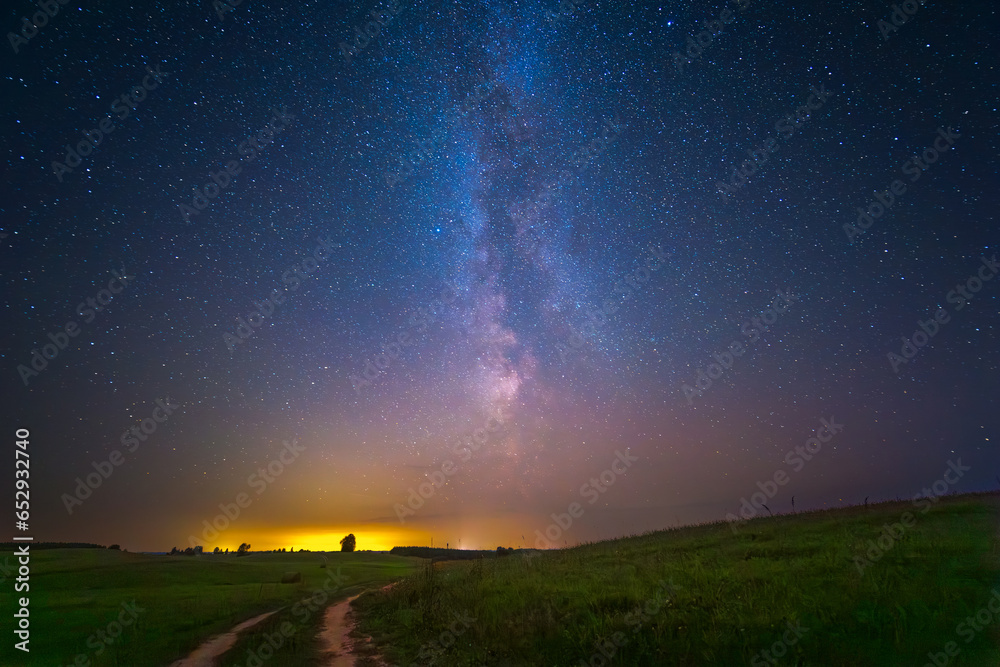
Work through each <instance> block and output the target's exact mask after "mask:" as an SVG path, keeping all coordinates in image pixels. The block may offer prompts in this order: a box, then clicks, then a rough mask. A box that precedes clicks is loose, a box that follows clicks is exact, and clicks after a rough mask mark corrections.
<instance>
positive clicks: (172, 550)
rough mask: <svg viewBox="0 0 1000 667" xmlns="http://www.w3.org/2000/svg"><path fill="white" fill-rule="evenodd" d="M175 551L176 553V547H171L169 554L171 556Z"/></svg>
mask: <svg viewBox="0 0 1000 667" xmlns="http://www.w3.org/2000/svg"><path fill="white" fill-rule="evenodd" d="M175 553H177V547H174V548H173V549H171V550H170V555H171V556H173V555H174V554H175Z"/></svg>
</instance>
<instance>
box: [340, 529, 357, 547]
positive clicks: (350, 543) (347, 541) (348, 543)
mask: <svg viewBox="0 0 1000 667" xmlns="http://www.w3.org/2000/svg"><path fill="white" fill-rule="evenodd" d="M355 546H357V540H355V539H354V533H350V534H349V535H347V537H345V538H344V539H342V540H341V541H340V550H341V551H354V547H355Z"/></svg>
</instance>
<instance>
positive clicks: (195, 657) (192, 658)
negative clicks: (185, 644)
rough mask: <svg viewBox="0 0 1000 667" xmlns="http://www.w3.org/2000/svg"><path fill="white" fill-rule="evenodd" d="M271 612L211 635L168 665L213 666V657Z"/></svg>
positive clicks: (229, 646)
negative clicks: (181, 657) (183, 656)
mask: <svg viewBox="0 0 1000 667" xmlns="http://www.w3.org/2000/svg"><path fill="white" fill-rule="evenodd" d="M273 613H274V612H273V611H269V612H267V613H266V614H261V615H260V616H255V617H254V618H251V619H250V620H249V621H243V622H242V623H240V624H239V625H237V626H236V627H235V628H233V629H232V630H230V631H229V632H225V633H223V634H221V635H218V636H217V637H212V638H211V639H209V640H208V641H206V642H205V643H204V644H202V645H201V646H199V647H198V648H196V649H195V650H194V652H193V653H192V654H191V655H189V656H188V657H186V658H183V659H181V660H178V661H177V662H175V663H173V664H172V665H170V667H213V665H215V659H216V658H218V657H219V656H221V655H222V654H223V653H225V652H226V651H228V650H229V649H231V648H232V647H233V645H234V644H236V638H237V637H238V636H239V634H240V633H241V632H243V631H244V630H246V629H247V628H252V627H253V626H255V625H257V624H258V623H260V622H261V621H263V620H264V619H265V618H267V617H268V616H270V615H271V614H273Z"/></svg>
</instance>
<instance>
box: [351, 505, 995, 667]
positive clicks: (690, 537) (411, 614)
mask: <svg viewBox="0 0 1000 667" xmlns="http://www.w3.org/2000/svg"><path fill="white" fill-rule="evenodd" d="M905 511H913V512H914V515H915V516H916V524H915V525H914V526H913V527H912V528H909V529H907V530H906V532H905V534H904V535H903V537H902V538H901V539H900V540H899V541H898V542H897V543H895V544H894V546H892V548H891V549H889V550H888V551H887V552H886V553H885V554H884V555H883V556H882V557H881V558H880V559H879V560H878V561H877V562H875V563H874V564H872V565H871V566H869V567H868V568H867V569H865V571H864V572H863V573H859V572H858V570H857V568H856V566H855V562H854V556H857V555H861V554H863V552H864V551H865V549H866V542H867V540H870V539H877V538H878V536H879V533H880V531H881V528H882V525H883V524H884V523H895V522H898V521H899V520H900V517H901V515H902V514H903V512H905ZM997 519H998V498H997V497H996V496H995V495H979V496H964V497H958V498H945V499H942V500H941V501H940V502H939V503H937V504H936V505H935V506H934V508H933V509H931V511H930V512H928V513H927V514H921V513H920V512H919V510H916V511H914V507H913V505H912V504H911V503H909V502H892V503H882V504H879V505H874V506H871V507H869V509H868V510H865V509H863V508H849V509H843V510H832V511H827V512H813V513H808V514H798V515H791V516H779V517H774V518H765V519H755V520H753V521H750V522H747V523H744V524H742V525H741V526H740V527H739V528H738V532H737V534H735V535H734V533H733V532H732V531H731V529H730V527H729V525H728V524H724V523H723V524H713V525H704V526H696V527H688V528H680V529H675V530H670V531H663V532H658V533H653V534H648V535H644V536H639V537H632V538H625V539H620V540H613V541H607V542H601V543H597V544H591V545H585V546H581V547H577V548H573V549H567V550H559V551H554V552H546V553H543V554H541V555H538V556H537V557H534V558H530V559H527V558H521V557H508V558H500V559H494V560H484V561H478V562H475V563H447V564H437V565H435V566H433V567H430V566H425V567H424V570H423V572H422V573H421V574H419V575H417V576H413V577H410V578H408V579H406V580H404V581H403V582H402V583H400V584H399V585H397V586H396V587H395V588H393V589H391V590H390V591H387V592H374V593H366V594H365V595H362V596H361V597H360V598H359V599H358V600H357V601H355V608H356V609H357V610H358V614H359V616H360V618H361V629H362V631H364V632H366V633H368V634H371V635H373V636H374V637H375V640H376V643H377V644H378V645H379V646H381V647H383V651H384V652H385V654H386V656H387V657H388V658H389V660H390V661H391V662H393V663H394V664H398V665H409V664H410V663H411V662H418V664H421V665H426V664H429V662H430V660H431V659H432V658H433V659H434V660H435V661H434V663H433V664H435V665H443V666H447V665H584V664H594V665H598V664H604V663H601V661H600V660H599V659H594V660H592V659H593V658H594V656H595V655H599V654H598V653H597V650H598V649H597V644H598V643H599V642H602V641H604V640H605V639H607V638H610V637H613V636H614V634H615V633H616V632H620V633H622V634H621V635H619V637H620V638H621V639H624V640H625V641H624V645H622V646H618V647H616V648H615V652H614V654H613V656H612V660H611V664H621V665H726V666H731V665H754V667H756V666H757V665H765V664H779V665H837V666H838V667H848V666H854V665H908V666H917V667H919V666H921V665H924V664H925V663H926V662H927V661H928V658H927V653H928V652H935V653H936V652H940V651H942V650H943V649H944V646H945V644H946V643H947V642H950V641H954V642H956V644H957V645H958V646H959V648H960V649H961V653H960V654H959V655H958V656H957V658H955V659H954V660H953V661H952V662H950V663H949V664H950V665H974V666H977V667H979V666H982V665H998V664H1000V650H998V648H997V646H998V644H1000V642H998V638H1000V632H998V631H997V628H998V626H1000V615H998V616H997V618H995V619H994V620H993V622H992V623H991V624H990V625H989V627H987V628H986V629H984V630H983V631H982V632H979V633H978V634H976V635H975V637H974V639H973V640H972V641H971V642H970V643H966V642H965V640H964V638H963V637H962V636H959V635H958V634H956V626H957V625H958V624H959V623H960V622H962V620H963V619H965V618H966V617H967V616H970V615H974V614H975V613H976V612H977V611H979V610H981V609H984V608H985V607H986V605H987V602H988V601H989V599H990V597H991V595H992V589H993V588H994V587H997V586H1000V559H998V556H1000V554H998V551H997V543H996V534H997ZM660 582H664V584H665V587H664V586H663V585H661V583H660ZM671 586H673V588H671ZM658 589H659V590H660V591H662V592H661V593H660V594H659V599H658V597H657V595H658V594H657V590H658ZM647 603H648V604H649V606H648V607H645V605H647ZM657 607H658V608H657ZM644 609H645V610H646V611H648V612H649V613H648V614H646V616H645V617H643V616H642V615H641V614H642V613H643V612H644ZM456 613H463V614H468V615H469V616H471V617H474V618H475V619H476V620H475V621H474V622H472V623H471V626H470V627H468V628H467V629H464V628H462V627H461V626H455V628H454V629H455V630H457V632H455V635H456V636H455V639H454V641H452V640H451V639H452V635H451V634H448V630H447V629H448V625H449V624H450V623H452V622H453V621H454V619H455V614H456ZM788 621H791V622H793V623H799V624H801V626H802V627H804V628H808V631H806V632H804V634H803V635H802V637H801V639H800V640H798V641H796V643H795V644H793V645H791V646H789V647H788V648H787V653H786V654H785V655H784V656H783V657H781V658H780V659H778V661H777V663H768V662H765V661H764V660H763V659H762V656H761V657H758V660H757V662H755V663H754V662H752V661H753V660H754V658H755V656H759V652H760V651H761V650H764V649H767V648H768V647H770V646H771V645H772V644H773V643H774V642H776V641H778V640H780V638H781V635H782V632H784V631H785V630H786V628H787V625H786V623H787V622H788ZM442 633H444V634H442ZM790 637H791V635H790ZM442 640H443V641H442ZM430 642H436V644H437V646H434V645H432V644H430ZM442 643H446V644H448V647H447V648H444V647H442V646H441V644H442ZM422 650H423V653H421V651H422Z"/></svg>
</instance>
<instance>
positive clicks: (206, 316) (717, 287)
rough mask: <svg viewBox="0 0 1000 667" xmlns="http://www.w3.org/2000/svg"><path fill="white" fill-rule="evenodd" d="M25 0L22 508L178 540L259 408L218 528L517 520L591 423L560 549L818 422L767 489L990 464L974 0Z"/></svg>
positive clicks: (222, 478)
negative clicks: (32, 3) (39, 3)
mask: <svg viewBox="0 0 1000 667" xmlns="http://www.w3.org/2000/svg"><path fill="white" fill-rule="evenodd" d="M60 7H61V9H60V13H59V14H58V15H57V16H55V17H53V18H52V19H51V21H50V22H49V23H48V25H46V26H44V27H41V28H39V29H38V32H37V34H35V35H34V36H32V37H31V39H29V40H24V43H20V42H18V41H16V40H15V42H16V43H12V42H10V40H9V39H8V44H7V47H8V48H7V51H6V53H5V54H4V55H3V59H4V60H3V68H4V69H3V71H4V72H5V76H4V78H3V81H2V86H3V96H4V99H5V100H7V103H6V104H5V107H4V113H3V122H4V124H5V126H6V127H5V133H4V136H5V137H7V139H8V143H7V149H6V150H5V153H4V155H5V158H6V159H5V167H6V174H7V178H6V179H5V195H6V196H5V197H3V198H0V209H2V211H3V213H4V216H3V228H2V233H3V234H6V236H4V237H2V238H0V261H2V262H3V266H4V270H3V276H4V283H5V290H4V293H5V295H7V299H6V302H5V312H6V317H5V318H4V322H5V324H6V329H7V335H6V336H5V338H4V344H3V347H2V358H3V360H4V362H5V367H6V368H7V371H6V375H5V377H6V380H5V383H6V384H5V387H4V393H5V396H8V397H9V400H8V401H7V402H6V404H5V408H4V416H5V422H7V423H8V425H9V426H10V427H11V428H28V429H30V430H31V431H32V439H33V442H36V443H38V444H37V447H38V448H39V450H40V451H42V452H45V454H43V455H40V460H39V463H38V470H37V482H35V483H36V484H37V486H36V487H33V488H37V489H38V500H37V501H36V504H35V511H36V512H37V514H38V520H37V530H38V535H39V536H40V538H45V539H66V540H71V539H80V540H85V541H101V540H103V541H106V542H119V543H122V544H126V543H127V542H128V540H129V539H131V540H133V541H134V542H135V544H134V545H133V548H136V549H140V548H144V549H160V548H169V547H170V546H173V545H175V544H183V543H185V542H186V541H187V540H188V538H189V535H191V534H192V533H195V532H197V531H198V527H199V526H200V525H201V523H202V521H203V519H206V518H211V517H212V515H213V514H214V513H216V512H217V511H218V510H217V507H218V505H219V504H220V503H223V502H226V501H227V500H229V499H231V498H232V497H233V495H234V494H235V493H238V492H239V491H240V490H243V489H245V488H246V487H247V480H248V477H249V476H251V475H252V474H254V473H255V471H258V470H259V469H260V468H261V466H266V465H267V464H268V462H269V461H272V460H274V459H275V457H276V456H278V455H279V453H280V452H281V451H282V448H283V447H284V445H283V444H282V443H286V442H290V441H292V440H293V439H294V440H296V441H297V442H299V443H302V444H303V445H304V446H305V449H304V450H303V453H302V454H301V456H299V457H298V458H297V459H296V460H295V462H294V463H290V464H288V466H287V470H285V469H284V468H283V470H282V472H281V473H280V475H278V476H276V477H275V479H274V481H273V482H268V484H267V486H266V492H264V493H261V495H260V500H259V502H256V503H255V505H254V506H253V508H251V509H248V510H247V512H246V515H245V517H241V519H240V521H239V523H238V524H237V525H234V526H233V527H232V528H230V529H228V530H227V531H226V534H224V535H223V536H222V537H220V538H219V542H218V544H221V545H223V546H228V545H229V543H230V542H232V543H233V545H237V544H239V543H240V542H242V541H246V540H245V538H244V536H246V537H251V536H253V537H254V543H255V545H257V544H259V545H260V546H261V547H262V548H265V547H267V546H268V545H272V546H289V545H291V543H292V542H294V540H296V539H304V538H302V537H301V536H303V535H307V536H308V535H318V534H325V533H326V532H330V533H337V532H340V531H352V532H354V533H355V534H357V535H358V537H359V547H360V548H364V545H365V540H366V539H367V540H368V543H367V544H369V545H372V544H377V545H379V546H385V545H387V543H390V544H391V543H394V542H398V541H404V540H409V541H412V542H413V543H427V542H429V540H430V539H431V538H434V539H435V540H440V541H441V542H445V541H448V542H451V543H452V544H456V543H457V542H458V540H459V539H462V540H463V543H462V544H463V546H470V547H471V546H486V547H495V546H496V545H497V544H501V543H503V544H508V545H516V544H519V543H520V544H525V543H532V542H533V541H534V537H533V536H534V535H535V534H536V533H535V531H536V530H539V529H542V530H544V528H545V527H546V525H548V524H549V523H550V522H551V518H550V517H551V514H552V513H553V512H558V511H563V510H564V509H565V508H566V506H567V503H569V502H572V501H573V500H574V499H579V494H580V489H581V486H582V485H584V484H586V483H588V481H589V480H591V479H592V478H594V476H595V475H597V476H598V479H599V475H600V474H601V472H602V471H604V470H605V469H607V468H608V466H609V465H610V464H611V463H612V461H614V460H616V457H620V456H625V453H626V452H627V453H628V456H636V457H638V459H639V463H637V464H635V465H634V466H632V467H630V468H629V470H628V472H627V473H626V474H624V475H623V476H622V478H621V479H618V480H617V481H616V482H615V483H614V485H613V486H609V487H608V488H606V489H605V492H602V493H601V495H600V496H599V498H597V499H596V501H597V502H595V503H594V504H593V505H587V514H586V515H585V516H584V517H583V518H581V519H580V520H579V521H577V523H576V524H575V525H574V526H573V527H572V529H571V530H567V531H566V534H565V535H562V536H560V539H559V540H558V542H559V543H566V544H573V543H577V542H581V541H586V540H593V539H598V538H603V537H611V536H616V535H622V534H626V533H630V532H636V531H643V530H651V529H656V528H662V527H664V526H667V525H673V524H675V523H677V522H682V523H683V522H696V521H705V520H718V519H722V518H723V517H724V516H725V515H726V514H727V513H729V512H733V511H735V510H736V508H738V507H739V505H740V502H741V499H742V498H744V497H748V496H749V495H750V494H752V493H753V492H754V491H755V490H756V489H757V488H758V487H757V482H758V481H759V480H762V479H768V478H770V477H771V475H772V474H773V472H774V471H775V470H776V469H780V468H781V467H782V466H784V463H783V458H782V457H783V456H784V454H785V453H786V452H787V451H789V450H790V449H792V448H794V447H795V446H796V445H800V444H801V443H802V442H804V441H805V440H806V439H807V438H809V437H810V434H811V433H812V432H813V431H814V430H815V429H816V424H817V423H819V420H820V419H829V418H831V417H833V418H836V419H837V420H838V422H839V423H843V424H844V430H843V432H838V433H837V435H836V436H835V437H834V438H833V439H832V440H830V441H829V442H828V443H827V444H824V446H823V450H822V452H821V453H818V454H817V455H816V456H815V459H814V461H812V462H810V463H809V464H808V466H807V467H805V468H804V469H802V471H801V472H797V473H796V475H795V476H794V479H793V480H792V482H791V483H790V484H789V485H788V486H787V487H785V488H783V489H782V490H781V497H780V498H777V499H775V500H774V501H773V502H774V505H775V506H776V507H779V508H781V509H782V510H787V509H788V507H787V505H788V501H789V499H790V497H791V496H792V495H794V496H796V498H797V500H798V504H799V505H798V506H799V507H800V508H801V507H824V506H832V505H840V504H845V503H853V502H859V501H860V499H862V498H864V497H865V496H872V497H894V496H896V495H900V496H904V495H907V494H912V493H914V492H915V491H914V489H919V487H920V485H921V484H925V483H926V482H927V481H928V480H933V479H935V478H936V477H935V476H936V475H937V473H938V469H939V468H941V467H942V466H943V465H946V464H947V461H948V460H949V459H950V458H953V457H956V456H962V457H964V458H963V461H966V462H971V463H969V464H970V465H971V466H972V472H971V473H970V474H969V475H968V476H967V478H966V481H963V484H966V485H967V487H968V488H964V489H962V490H969V491H971V490H976V489H977V488H986V487H988V486H989V485H991V484H993V476H994V474H995V470H994V468H995V465H994V464H995V463H996V454H995V452H994V447H992V446H991V442H990V439H991V438H995V437H997V435H996V430H997V428H998V426H1000V422H998V418H997V414H998V413H997V411H996V410H995V390H996V382H995V380H994V378H995V377H996V373H995V371H996V368H997V362H998V354H997V345H996V338H995V334H996V330H997V329H996V327H997V324H998V320H997V318H998V312H997V308H996V304H997V303H998V302H997V288H996V284H995V283H993V282H991V281H990V280H988V279H984V278H983V275H985V274H977V272H978V271H980V268H979V267H981V266H986V267H988V266H989V261H990V258H991V257H992V256H993V254H994V253H995V252H996V244H997V238H996V211H997V210H998V209H997V204H998V203H1000V202H998V198H997V189H996V187H995V185H996V182H997V162H996V155H997V148H998V138H997V126H998V123H997V120H998V119H997V107H996V93H997V90H998V72H997V69H996V65H995V64H994V61H995V59H993V58H991V53H992V40H993V35H994V34H995V32H996V28H997V20H996V10H995V9H994V8H993V7H992V6H991V5H989V4H988V3H966V4H963V5H962V6H961V7H952V6H947V7H945V6H932V5H930V4H928V5H922V6H921V8H920V10H919V13H917V14H915V15H913V16H912V17H910V18H908V20H907V21H906V22H905V23H901V24H900V25H898V26H896V25H893V26H892V28H887V27H886V24H885V21H889V22H890V24H891V22H892V21H893V19H892V16H891V15H892V9H891V8H887V7H885V6H883V5H882V4H880V3H871V2H848V3H846V4H844V3H840V4H837V5H835V6H834V5H829V6H822V7H813V6H808V7H798V8H794V9H793V8H778V7H776V6H773V4H770V3H765V2H757V1H756V0H733V1H732V2H724V3H721V4H717V5H711V4H704V3H697V2H686V3H680V4H676V3H668V4H650V3H645V4H642V3H640V4H622V5H620V6H619V5H615V4H607V3H604V4H599V3H596V2H593V1H592V0H582V1H574V2H569V0H563V1H562V2H555V1H552V2H548V1H542V2H537V3H522V2H503V3H485V4H484V3H472V4H459V5H456V4H453V3H452V4H442V3H437V2H423V1H417V2H410V1H405V0H399V1H398V2H391V3H390V2H375V3H370V4H366V5H356V4H355V5H351V4H348V3H343V2H336V3H316V2H306V3H299V4H296V5H295V6H294V7H284V6H280V5H271V4H268V3H261V2H251V1H249V0H248V1H247V2H242V3H240V4H238V5H229V4H225V3H222V2H221V1H220V2H216V3H214V4H213V3H202V4H200V5H197V6H183V7H180V6H174V5H171V4H165V3H155V2H154V3H152V4H148V5H144V6H143V7H130V6H124V5H122V6H119V7H115V6H110V7H106V8H105V7H102V8H94V7H90V6H88V5H81V6H76V5H60ZM18 11H20V10H16V9H11V10H10V11H9V12H8V13H7V14H6V18H5V19H4V21H5V25H6V26H7V29H8V30H11V31H15V32H16V31H18V30H20V25H21V16H22V15H21V14H19V13H17V12H18ZM24 11H28V9H24ZM880 21H881V22H882V23H880ZM15 45H16V48H15ZM154 75H155V76H154ZM150 77H152V78H150ZM123 96H124V97H123ZM126 112H127V113H126ZM102 120H103V121H106V122H105V125H104V126H103V127H104V130H101V131H100V132H99V133H98V132H97V130H100V129H101V127H102V126H101V122H102ZM88 137H90V139H88ZM98 137H99V138H100V141H99V142H98V141H97V138H98ZM942 137H943V138H942ZM936 138H941V139H940V140H939V141H938V144H939V146H938V148H936V149H935V148H934V146H935V145H936V144H935V141H936ZM88 141H90V142H91V143H93V144H94V145H90V144H88V143H87V142H88ZM941 141H947V142H949V143H948V145H947V146H944V145H943V144H941ZM81 142H82V143H81ZM945 148H947V150H944V149H945ZM928 151H934V152H928ZM71 153H72V155H71ZM59 164H61V165H62V166H61V167H59V166H56V165H59ZM907 165H909V166H908V167H907ZM914 176H916V178H914ZM897 180H898V181H899V184H898V185H894V183H895V182H896V181H897ZM904 186H905V187H904ZM894 188H895V189H894ZM894 192H895V193H896V194H892V199H891V200H890V198H889V197H890V194H891V193H894ZM984 262H986V263H985V264H984ZM112 271H114V272H116V273H112ZM983 271H984V272H986V273H988V270H987V269H983ZM116 274H118V275H125V276H128V278H127V280H126V283H125V287H124V289H122V290H121V291H120V292H116V293H114V294H113V295H111V293H110V292H108V293H107V295H105V294H103V293H102V291H101V290H103V289H105V287H106V286H107V285H108V283H109V280H112V279H114V277H115V275H116ZM977 275H979V278H977V280H979V289H978V290H975V292H974V293H973V291H972V288H973V287H975V286H976V284H975V283H973V282H970V281H971V278H970V276H972V277H976V276H977ZM963 286H965V288H966V289H968V290H969V294H968V298H966V297H964V296H963V297H962V299H963V305H967V306H968V307H965V308H963V309H961V310H959V309H958V308H957V307H956V306H955V304H956V303H957V301H956V300H953V299H950V298H949V294H950V293H951V292H950V291H951V290H955V289H958V288H961V287H963ZM782 294H784V295H792V297H781V296H780V295H782ZM88 298H89V299H93V300H94V303H93V304H92V305H91V306H87V305H86V304H87V299H88ZM782 299H784V300H782ZM956 299H957V297H956ZM79 304H84V305H83V309H82V310H81V308H80V306H79ZM779 306H781V307H780V308H779ZM88 307H89V308H91V311H92V312H89V314H88V311H86V308H88ZM942 310H943V311H944V313H945V315H947V316H948V319H947V321H945V320H944V319H943V317H942V318H941V319H938V323H939V328H938V329H935V330H934V335H933V336H929V335H927V334H924V335H925V336H926V340H925V342H924V343H923V344H917V343H919V341H920V340H924V339H921V338H920V335H918V334H919V332H921V331H926V327H925V328H924V329H921V325H920V323H921V322H925V323H926V322H927V321H928V318H934V317H935V315H936V313H939V312H941V311H942ZM71 322H72V323H73V324H74V325H75V327H76V328H75V329H74V330H75V331H76V334H74V335H71V334H70V333H69V331H70V328H69V323H71ZM927 326H928V327H929V325H927ZM61 332H62V333H61ZM63 334H65V336H66V338H65V340H66V341H67V343H68V344H67V345H66V346H65V347H61V346H59V347H58V349H57V347H56V346H57V341H61V340H63V338H62V336H63ZM915 335H916V338H914V336H915ZM47 345H50V346H52V347H49V348H46V346H47ZM907 345H909V346H910V347H907ZM46 350H48V352H52V351H55V352H56V353H55V354H51V355H50V354H47V353H46ZM911 352H912V354H911ZM893 355H895V357H894V356H893ZM903 355H908V356H906V357H905V358H904V356H903ZM168 399H169V401H171V402H172V403H173V404H177V405H179V406H180V407H179V408H178V409H177V410H176V411H175V412H173V413H172V414H171V415H170V416H169V417H168V418H167V419H166V420H165V421H163V422H156V426H155V431H154V432H149V431H148V430H147V431H146V432H143V431H142V430H141V429H142V425H143V423H147V429H148V428H149V426H148V424H153V423H154V422H152V421H149V420H150V419H151V417H150V415H152V414H153V411H154V409H155V408H156V407H157V405H158V403H157V401H158V400H159V401H164V400H168ZM144 420H145V422H144ZM133 427H135V428H138V429H140V433H142V434H143V437H144V438H145V439H143V440H141V441H140V444H139V445H138V446H136V447H135V448H134V449H127V448H125V447H124V444H125V438H127V437H130V436H128V434H129V433H130V432H131V433H133V434H134V432H133V431H131V429H133ZM134 437H138V436H134ZM128 442H130V443H131V442H132V440H128ZM116 449H117V450H121V451H122V453H123V458H124V462H123V463H122V464H121V465H119V466H117V467H115V468H114V473H113V475H112V476H110V477H108V478H107V479H104V480H103V481H102V482H101V485H100V488H98V489H93V493H92V495H91V496H89V497H88V498H86V499H85V500H83V501H81V502H80V503H79V504H78V505H76V506H73V507H71V509H72V511H70V509H68V508H67V502H68V501H67V500H66V498H67V497H70V498H72V497H77V498H78V499H79V495H80V494H78V493H76V492H75V491H74V489H76V488H77V487H78V485H79V483H83V482H84V481H85V478H86V477H87V475H88V474H89V473H91V472H93V470H94V465H96V464H98V463H100V461H102V460H105V459H107V458H108V457H109V456H110V455H111V454H112V452H114V451H115V450H116ZM443 470H447V471H448V472H442V471H443ZM33 474H35V473H33ZM81 480H83V481H81ZM442 481H443V483H441V482H442ZM421 485H423V489H424V490H425V491H426V492H427V493H423V494H422V493H421V492H420V489H421ZM977 485H978V486H977ZM74 494H75V495H74ZM414 494H416V497H417V499H418V500H419V501H420V502H417V501H414V500H411V499H412V498H413V497H414ZM71 505H73V504H72V503H71ZM414 505H419V507H417V508H414V507H413V506H414ZM400 508H409V509H411V510H413V511H412V513H408V514H407V515H406V516H405V517H403V518H401V517H400ZM366 531H367V532H366ZM392 531H395V532H392ZM390 533H391V535H390ZM366 536H367V537H366ZM310 544H313V543H312V542H310ZM209 546H211V545H209Z"/></svg>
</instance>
